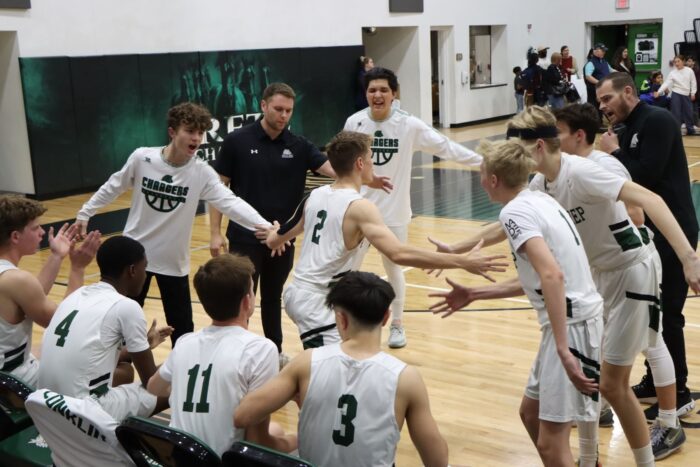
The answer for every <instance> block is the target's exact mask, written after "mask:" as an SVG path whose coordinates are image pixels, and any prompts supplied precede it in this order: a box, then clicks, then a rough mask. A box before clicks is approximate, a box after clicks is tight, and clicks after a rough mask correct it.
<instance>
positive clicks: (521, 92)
mask: <svg viewBox="0 0 700 467" xmlns="http://www.w3.org/2000/svg"><path fill="white" fill-rule="evenodd" d="M522 71H523V70H522V68H520V67H519V66H516V67H515V68H513V74H514V75H515V78H514V79H513V87H514V88H515V107H516V113H520V112H522V111H523V109H524V108H525V80H524V79H523V77H522V76H521V75H520V74H521V72H522Z"/></svg>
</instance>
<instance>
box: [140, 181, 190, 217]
mask: <svg viewBox="0 0 700 467" xmlns="http://www.w3.org/2000/svg"><path fill="white" fill-rule="evenodd" d="M188 191H190V188H189V187H186V186H178V185H174V184H173V177H172V176H171V175H165V176H164V177H163V178H162V179H161V180H153V179H151V178H148V177H143V180H142V181H141V193H143V195H144V196H145V197H146V203H147V204H148V205H149V206H150V207H152V208H153V209H155V210H156V211H158V212H170V211H173V210H175V208H177V207H178V206H179V205H180V203H184V202H185V201H187V192H188Z"/></svg>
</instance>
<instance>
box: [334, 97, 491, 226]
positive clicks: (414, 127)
mask: <svg viewBox="0 0 700 467" xmlns="http://www.w3.org/2000/svg"><path fill="white" fill-rule="evenodd" d="M343 129H344V130H349V131H358V132H360V133H365V134H368V135H371V136H372V144H371V146H372V157H373V158H374V172H375V173H376V174H377V175H383V176H387V177H389V178H390V179H391V181H392V183H393V184H394V189H393V190H391V192H390V193H385V192H384V191H383V190H376V189H371V188H367V187H362V194H363V195H364V196H365V198H367V199H369V200H370V201H372V202H373V203H374V204H376V205H377V207H378V208H379V211H381V213H382V215H383V216H384V222H385V223H386V225H388V226H389V227H398V226H403V225H408V223H409V222H410V221H411V167H412V165H413V153H414V152H416V151H424V152H427V153H429V154H433V155H435V156H438V157H440V158H443V159H452V160H456V161H458V162H462V163H465V164H470V165H479V164H481V156H480V155H478V154H477V153H475V152H474V151H472V150H470V149H467V148H465V147H464V146H462V145H460V144H457V143H455V142H454V141H451V140H450V139H449V138H447V137H446V136H445V135H443V134H442V133H439V132H438V131H436V130H435V129H434V128H432V127H430V126H428V125H427V124H426V123H425V122H423V121H422V120H420V119H418V118H416V117H414V116H412V115H411V114H409V113H407V112H404V111H403V110H401V109H392V110H391V115H390V116H389V118H387V119H386V120H383V121H376V120H372V117H370V111H369V108H367V109H364V110H360V111H359V112H357V113H355V114H353V115H351V116H350V117H349V118H348V119H347V121H346V122H345V127H344V128H343Z"/></svg>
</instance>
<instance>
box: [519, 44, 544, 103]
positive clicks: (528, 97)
mask: <svg viewBox="0 0 700 467" xmlns="http://www.w3.org/2000/svg"><path fill="white" fill-rule="evenodd" d="M539 59H540V57H539V55H538V54H537V52H534V51H533V52H531V53H530V54H529V55H528V56H527V68H525V70H524V71H523V72H522V76H523V78H524V79H525V105H526V106H528V107H529V106H531V105H545V104H546V103H547V95H546V94H545V93H544V90H543V88H542V75H543V74H544V71H543V70H542V68H540V67H539V65H538V64H537V63H538V62H539Z"/></svg>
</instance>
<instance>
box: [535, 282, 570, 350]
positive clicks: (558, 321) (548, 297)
mask: <svg viewBox="0 0 700 467" xmlns="http://www.w3.org/2000/svg"><path fill="white" fill-rule="evenodd" d="M541 281H542V297H543V299H544V303H545V307H546V308H547V316H548V317H549V322H550V325H551V326H552V334H553V335H554V342H555V345H556V347H557V353H558V354H559V355H561V354H562V353H563V352H568V351H569V343H568V338H567V333H566V293H565V290H564V276H563V275H562V274H561V272H552V273H546V274H543V275H542V277H541Z"/></svg>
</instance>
